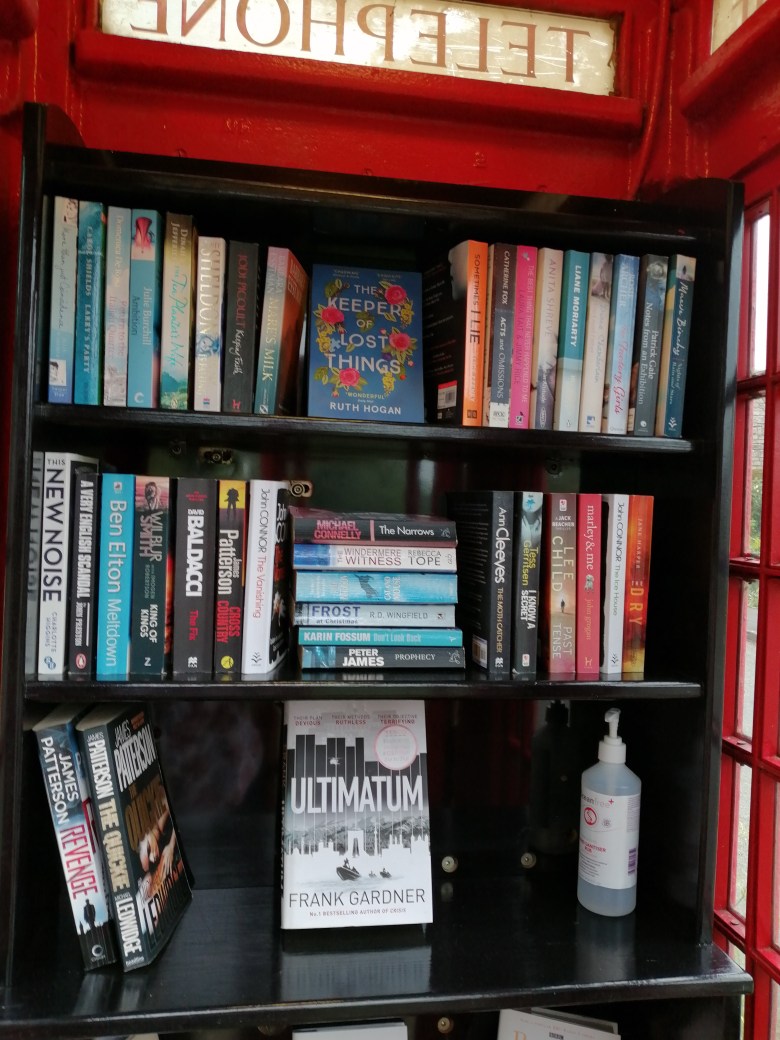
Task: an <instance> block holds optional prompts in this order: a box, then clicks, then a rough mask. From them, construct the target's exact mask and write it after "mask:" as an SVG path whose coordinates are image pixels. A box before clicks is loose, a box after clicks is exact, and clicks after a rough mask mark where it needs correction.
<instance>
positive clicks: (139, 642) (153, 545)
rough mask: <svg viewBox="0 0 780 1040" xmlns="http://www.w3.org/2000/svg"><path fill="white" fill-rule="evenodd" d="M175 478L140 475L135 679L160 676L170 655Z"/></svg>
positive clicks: (132, 648) (135, 566)
mask: <svg viewBox="0 0 780 1040" xmlns="http://www.w3.org/2000/svg"><path fill="white" fill-rule="evenodd" d="M172 562H173V561H172V558H171V552H170V478H169V477H147V476H137V477H136V478H135V527H134V531H133V594H132V605H131V612H130V615H131V621H130V678H131V679H161V678H163V677H164V676H165V673H166V671H167V666H168V660H169V632H170V629H169V611H170V603H171V599H172V597H171V596H170V595H169V583H170V578H171V571H172Z"/></svg>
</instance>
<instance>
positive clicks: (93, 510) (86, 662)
mask: <svg viewBox="0 0 780 1040" xmlns="http://www.w3.org/2000/svg"><path fill="white" fill-rule="evenodd" d="M72 517H73V519H72V535H73V544H72V546H71V552H70V563H69V567H70V601H69V606H68V666H67V673H68V675H69V676H70V677H71V678H73V677H75V676H82V677H83V678H91V676H92V675H93V674H94V669H95V617H96V612H97V576H98V549H99V536H100V476H99V475H98V472H97V470H95V469H89V468H86V467H80V468H79V469H77V470H76V472H75V474H74V478H73V510H72Z"/></svg>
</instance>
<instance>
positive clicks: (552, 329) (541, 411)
mask: <svg viewBox="0 0 780 1040" xmlns="http://www.w3.org/2000/svg"><path fill="white" fill-rule="evenodd" d="M562 276H563V250H562V249H550V248H549V247H547V246H545V247H543V248H542V249H540V250H539V253H538V259H537V275H536V298H535V300H534V341H533V358H532V361H531V399H530V425H531V428H532V429H534V430H551V429H552V428H553V413H554V407H555V374H556V369H557V364H558V332H559V329H560V321H561V289H562V284H563V277H562Z"/></svg>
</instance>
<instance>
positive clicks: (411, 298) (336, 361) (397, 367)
mask: <svg viewBox="0 0 780 1040" xmlns="http://www.w3.org/2000/svg"><path fill="white" fill-rule="evenodd" d="M308 330H309V331H308V336H309V344H308V351H309V364H308V415H310V416H315V417H320V418H331V419H371V420H373V421H375V422H407V423H421V422H423V367H422V281H421V276H420V274H419V273H417V272H412V271H395V270H377V269H373V268H365V267H355V268H348V267H336V266H331V265H326V264H315V265H314V267H313V270H312V279H311V305H310V313H309V319H308Z"/></svg>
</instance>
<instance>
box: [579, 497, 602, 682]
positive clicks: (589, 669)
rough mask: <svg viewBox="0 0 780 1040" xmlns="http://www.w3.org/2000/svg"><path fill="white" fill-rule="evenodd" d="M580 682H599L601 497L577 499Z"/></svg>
mask: <svg viewBox="0 0 780 1040" xmlns="http://www.w3.org/2000/svg"><path fill="white" fill-rule="evenodd" d="M576 613H577V633H576V661H577V678H578V679H597V678H598V675H599V658H600V655H601V647H600V640H601V495H599V494H597V493H595V492H590V491H588V492H581V493H580V494H579V495H578V496H577V611H576Z"/></svg>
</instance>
